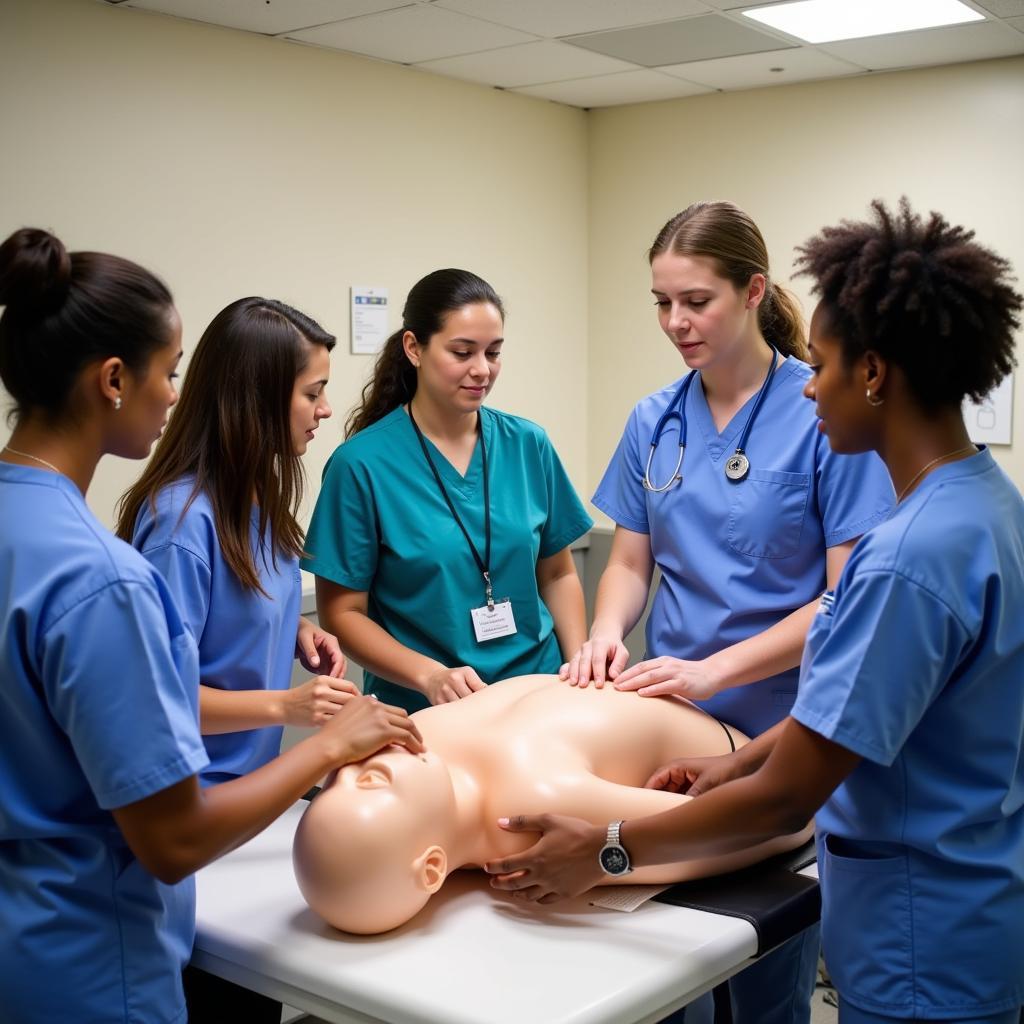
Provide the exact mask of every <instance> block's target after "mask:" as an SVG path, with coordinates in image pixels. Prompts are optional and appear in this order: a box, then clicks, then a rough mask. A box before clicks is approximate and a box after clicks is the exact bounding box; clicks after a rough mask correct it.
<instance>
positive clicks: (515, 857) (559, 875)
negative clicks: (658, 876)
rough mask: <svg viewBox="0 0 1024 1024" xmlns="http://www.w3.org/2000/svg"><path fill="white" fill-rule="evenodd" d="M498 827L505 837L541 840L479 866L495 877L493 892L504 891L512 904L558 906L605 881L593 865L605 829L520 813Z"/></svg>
mask: <svg viewBox="0 0 1024 1024" xmlns="http://www.w3.org/2000/svg"><path fill="white" fill-rule="evenodd" d="M498 824H499V825H500V826H501V827H502V828H503V829H505V830H506V831H508V832H539V833H541V837H540V839H538V840H537V842H536V843H534V844H533V846H531V847H530V848H529V849H528V850H524V851H523V852H522V853H516V854H511V855H509V856H508V857H503V858H501V859H500V860H491V861H488V862H487V863H486V864H485V865H484V870H485V871H487V872H488V874H491V875H494V877H493V878H492V879H491V887H492V888H494V889H504V890H505V891H506V892H509V893H511V894H512V896H513V897H514V898H515V899H520V900H531V901H536V902H538V903H557V902H558V901H559V900H564V899H568V898H569V897H571V896H579V894H580V893H582V892H586V891H587V890H588V889H592V888H593V887H594V886H595V885H597V883H598V882H600V881H601V880H602V879H603V878H604V872H603V871H602V870H601V866H600V864H599V863H598V854H599V853H600V852H601V847H602V846H604V843H605V836H606V830H605V829H604V828H601V827H600V826H597V825H591V824H590V822H588V821H583V820H581V819H580V818H569V817H566V816H564V815H556V814H535V815H522V814H521V815H517V816H516V817H514V818H499V819H498Z"/></svg>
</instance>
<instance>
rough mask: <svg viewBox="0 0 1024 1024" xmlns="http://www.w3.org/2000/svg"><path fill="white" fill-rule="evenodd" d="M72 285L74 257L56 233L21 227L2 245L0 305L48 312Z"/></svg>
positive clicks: (0, 253)
mask: <svg viewBox="0 0 1024 1024" xmlns="http://www.w3.org/2000/svg"><path fill="white" fill-rule="evenodd" d="M70 286H71V257H70V255H69V254H68V251H67V249H65V248H64V244H63V242H61V240H60V239H59V238H57V237H56V235H51V234H50V232H49V231H43V230H42V229H41V228H20V229H19V230H18V231H15V232H14V234H13V235H11V236H10V237H9V238H8V239H7V240H6V241H5V242H4V243H3V245H0V306H7V307H8V309H12V310H15V309H16V310H17V311H18V312H19V313H26V312H30V311H33V310H34V311H36V312H39V313H45V312H49V311H50V310H51V309H55V308H56V307H57V306H59V305H60V304H61V303H62V302H63V301H64V299H65V297H66V296H67V293H68V289H69V287H70Z"/></svg>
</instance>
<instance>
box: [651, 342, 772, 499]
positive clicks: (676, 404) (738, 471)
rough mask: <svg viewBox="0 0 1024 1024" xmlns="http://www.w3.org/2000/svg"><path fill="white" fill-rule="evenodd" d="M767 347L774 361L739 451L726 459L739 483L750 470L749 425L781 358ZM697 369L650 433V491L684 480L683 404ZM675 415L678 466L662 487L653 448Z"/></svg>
mask: <svg viewBox="0 0 1024 1024" xmlns="http://www.w3.org/2000/svg"><path fill="white" fill-rule="evenodd" d="M768 347H769V348H771V350H772V365H771V366H769V367H768V372H767V373H766V374H765V378H764V381H763V382H762V384H761V390H760V391H758V393H757V397H756V398H755V399H754V404H753V406H752V407H751V410H750V414H749V415H748V416H747V422H746V423H744V424H743V431H742V433H741V434H740V442H739V444H738V445H736V451H734V452H733V453H732V455H730V456H729V458H728V459H726V461H725V475H726V477H727V478H728V479H729V480H731V481H732V482H733V483H739V482H740V481H741V480H744V479H746V476H747V474H748V473H749V472H750V459H748V458H747V456H746V455H745V454H744V453H745V451H746V447H747V439H748V438H749V437H750V428H751V427H752V426H753V425H754V419H755V418H756V417H757V411H758V409H760V408H761V403H762V402H763V401H764V396H765V395H766V394H767V393H768V386H769V384H771V382H772V374H773V373H775V367H776V364H777V363H778V361H779V353H778V350H777V349H776V348H775V347H774V346H772V345H769V346H768ZM697 372H698V371H697V370H691V371H690V372H689V373H688V374H687V375H686V376H685V377H684V378H683V383H682V384H680V385H679V390H678V391H676V393H675V395H673V396H672V401H671V402H669V403H668V408H667V409H666V410H665V411H664V412H663V413H662V414H661V418H660V419H659V420H658V422H657V424H656V425H655V427H654V434H653V436H652V437H651V450H650V452H649V453H648V455H647V468H646V469H645V470H644V488H645V489H646V490H648V491H654V492H655V493H658V494H660V493H661V492H662V491H667V490H668V489H669V488H670V487H672V486H674V485H675V484H678V483H682V480H683V477H682V474H681V473H680V472H679V469H680V467H681V466H682V464H683V452H684V450H685V449H686V417H685V416H684V415H683V408H684V406H685V405H686V395H687V392H688V391H689V390H690V385H691V384H692V383H693V378H694V377H695V376H696V375H697ZM673 416H674V417H675V418H676V419H677V420H679V457H678V458H677V459H676V465H675V468H674V469H673V470H672V475H671V476H670V477H669V478H668V482H667V483H664V484H662V485H661V486H660V487H655V485H654V484H653V483H652V482H651V463H652V462H653V461H654V452H655V450H656V449H657V447H658V442H659V441H660V440H661V432H662V431H663V430H664V429H665V424H666V423H668V421H669V420H670V419H672V417H673Z"/></svg>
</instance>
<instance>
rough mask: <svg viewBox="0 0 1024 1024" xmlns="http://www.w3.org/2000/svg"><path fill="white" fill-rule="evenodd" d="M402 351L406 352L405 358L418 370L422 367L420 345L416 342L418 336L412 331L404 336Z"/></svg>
mask: <svg viewBox="0 0 1024 1024" xmlns="http://www.w3.org/2000/svg"><path fill="white" fill-rule="evenodd" d="M402 349H403V351H404V352H405V358H406V359H408V360H409V362H410V363H412V365H413V366H415V367H416V368H417V369H418V368H419V365H420V343H419V342H418V341H417V340H416V335H415V334H413V333H412V331H406V332H405V333H404V334H403V335H402Z"/></svg>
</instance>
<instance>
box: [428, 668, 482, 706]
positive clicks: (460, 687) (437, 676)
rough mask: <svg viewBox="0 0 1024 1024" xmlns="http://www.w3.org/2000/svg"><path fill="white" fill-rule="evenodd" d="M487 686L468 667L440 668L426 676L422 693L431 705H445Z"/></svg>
mask: <svg viewBox="0 0 1024 1024" xmlns="http://www.w3.org/2000/svg"><path fill="white" fill-rule="evenodd" d="M486 687H487V684H486V683H485V682H484V681H483V680H482V679H481V678H480V677H479V676H478V675H477V674H476V672H474V671H473V669H471V668H470V667H469V666H468V665H460V666H459V667H458V668H442V669H439V670H438V671H436V672H432V673H431V674H430V675H429V676H427V681H426V686H425V687H424V693H425V695H426V698H427V700H429V701H430V703H431V704H447V703H449V701H453V700H462V698H463V697H468V696H469V695H470V694H471V693H475V692H476V691H477V690H483V689H485V688H486Z"/></svg>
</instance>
